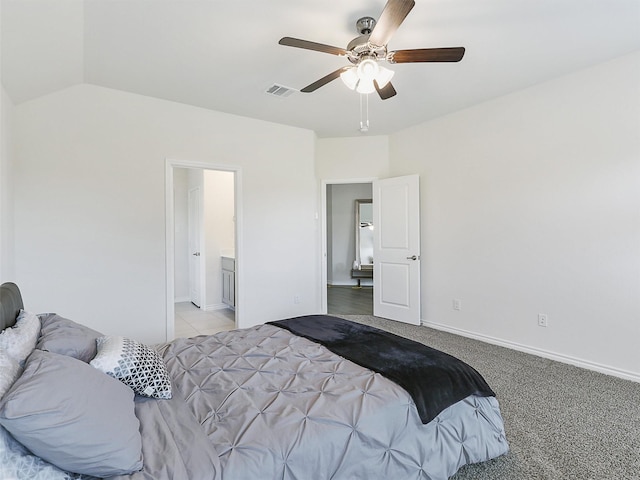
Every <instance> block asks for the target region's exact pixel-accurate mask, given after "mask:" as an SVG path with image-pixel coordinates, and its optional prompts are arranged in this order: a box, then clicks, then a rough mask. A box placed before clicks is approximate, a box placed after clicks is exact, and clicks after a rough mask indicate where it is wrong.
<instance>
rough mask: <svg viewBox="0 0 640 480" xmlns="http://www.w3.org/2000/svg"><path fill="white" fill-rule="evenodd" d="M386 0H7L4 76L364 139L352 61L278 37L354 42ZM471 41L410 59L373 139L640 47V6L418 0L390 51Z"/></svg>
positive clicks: (21, 86) (48, 89) (40, 88)
mask: <svg viewBox="0 0 640 480" xmlns="http://www.w3.org/2000/svg"><path fill="white" fill-rule="evenodd" d="M384 4H385V0H350V1H345V0H341V1H339V0H297V1H294V0H289V1H285V0H268V1H267V0H227V1H224V2H223V1H219V0H200V1H195V0H2V4H1V7H2V10H1V11H0V13H1V16H2V19H1V22H2V23H1V28H2V83H3V85H4V87H5V90H6V92H7V93H8V95H9V96H10V97H11V99H12V100H13V102H14V103H16V104H20V103H22V102H26V101H29V100H31V99H34V98H37V97H39V96H41V95H46V94H49V93H52V92H55V91H57V90H60V89H63V88H67V87H69V86H72V85H76V84H80V83H89V84H94V85H100V86H103V87H108V88H114V89H119V90H124V91H127V92H133V93H138V94H142V95H148V96H152V97H158V98H163V99H166V100H172V101H176V102H181V103H186V104H190V105H196V106H199V107H202V108H207V109H212V110H218V111H223V112H228V113H233V114H238V115H243V116H248V117H253V118H257V119H263V120H268V121H272V122H277V123H283V124H287V125H293V126H297V127H301V128H306V129H311V130H314V131H315V132H316V133H317V135H318V136H320V137H340V136H354V135H359V131H358V127H359V122H360V98H359V95H358V94H357V93H355V92H353V91H351V90H348V89H347V88H346V87H345V86H344V84H343V83H342V82H341V81H340V80H339V79H338V80H336V81H334V82H332V83H330V84H328V85H326V86H324V87H322V88H320V89H319V90H317V91H316V92H314V93H310V94H305V93H300V92H298V91H296V92H295V93H294V94H293V95H291V96H289V97H287V98H277V97H273V96H270V95H267V94H265V93H264V92H265V90H266V89H267V88H269V87H270V86H271V85H272V84H274V83H277V84H280V85H284V86H287V87H292V88H294V89H296V90H299V89H301V88H303V87H304V86H306V85H308V84H309V83H311V82H313V81H315V80H317V79H319V78H321V77H323V76H324V75H326V74H328V73H329V72H332V71H334V70H336V69H337V68H339V67H341V66H343V65H348V62H347V60H345V59H344V58H340V57H337V56H333V55H329V54H325V53H319V52H314V51H308V50H301V49H298V48H291V47H284V46H280V45H278V40H279V39H280V38H281V37H283V36H292V37H297V38H302V39H305V40H311V41H315V42H319V43H325V44H329V45H335V46H338V47H346V45H347V43H348V42H349V41H350V40H351V39H353V38H354V37H356V36H357V32H356V29H355V22H356V20H357V19H358V18H360V17H362V16H366V15H368V16H372V17H375V18H378V16H379V15H380V12H381V11H382V9H383V7H384ZM457 46H464V47H466V54H465V57H464V58H463V59H462V61H461V62H459V63H421V64H398V65H393V66H391V68H392V69H393V70H395V71H396V75H395V77H394V79H393V85H394V86H395V88H396V90H397V91H398V95H397V96H395V97H392V98H391V99H388V100H385V101H382V100H380V99H379V98H378V96H377V95H376V94H373V95H371V96H370V98H369V117H370V127H371V128H370V130H369V133H368V134H369V135H377V134H389V133H392V132H394V131H397V130H400V129H403V128H406V127H408V126H411V125H415V124H418V123H421V122H424V121H427V120H430V119H433V118H435V117H438V116H441V115H445V114H447V113H449V112H453V111H456V110H459V109H462V108H465V107H469V106H471V105H474V104H478V103H480V102H483V101H486V100H488V99H491V98H494V97H497V96H501V95H505V94H508V93H510V92H514V91H516V90H520V89H523V88H527V87H529V86H531V85H534V84H537V83H540V82H544V81H546V80H549V79H552V78H554V77H558V76H562V75H565V74H568V73H570V72H573V71H576V70H579V69H582V68H586V67H588V66H591V65H595V64H598V63H601V62H604V61H607V60H609V59H613V58H616V57H619V56H621V55H624V54H627V53H630V52H633V51H637V50H640V0H416V6H415V7H414V9H413V10H412V11H411V13H409V16H408V17H407V19H406V20H405V21H404V23H403V24H402V25H401V26H400V28H399V29H398V31H397V32H396V34H395V35H394V37H393V38H392V39H391V41H390V42H389V49H390V50H398V49H405V48H426V47H457Z"/></svg>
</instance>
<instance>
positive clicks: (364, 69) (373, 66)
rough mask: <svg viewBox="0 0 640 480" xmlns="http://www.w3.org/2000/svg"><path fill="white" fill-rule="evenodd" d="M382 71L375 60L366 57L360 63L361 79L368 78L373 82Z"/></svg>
mask: <svg viewBox="0 0 640 480" xmlns="http://www.w3.org/2000/svg"><path fill="white" fill-rule="evenodd" d="M379 72H380V66H379V65H378V62H376V61H375V60H371V59H370V58H366V59H364V60H362V61H361V62H360V63H359V64H358V78H359V79H360V80H366V81H370V82H373V79H374V78H376V77H377V76H378V73H379Z"/></svg>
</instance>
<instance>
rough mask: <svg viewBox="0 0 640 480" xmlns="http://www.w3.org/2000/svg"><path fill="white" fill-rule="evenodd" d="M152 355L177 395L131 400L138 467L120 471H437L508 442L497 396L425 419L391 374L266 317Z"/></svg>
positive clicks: (432, 479) (341, 475)
mask: <svg viewBox="0 0 640 480" xmlns="http://www.w3.org/2000/svg"><path fill="white" fill-rule="evenodd" d="M161 353H162V355H163V357H164V360H165V362H166V365H167V367H168V369H169V372H170V373H171V377H172V379H173V383H174V392H175V395H174V398H173V399H172V400H171V401H155V400H149V399H143V398H139V399H137V400H136V401H137V404H136V414H137V415H138V417H139V418H140V420H141V424H142V429H143V432H142V433H143V455H144V460H145V469H144V471H142V472H139V473H136V474H133V475H132V476H128V477H125V478H129V479H135V480H138V479H145V480H146V479H149V480H150V479H157V478H193V479H200V478H203V479H204V478H212V479H219V480H255V479H257V478H262V479H283V480H309V479H314V480H316V479H317V480H321V479H345V480H346V479H368V480H371V479H389V478H398V479H400V478H401V479H407V480H409V479H423V480H424V479H429V480H445V479H448V478H449V477H450V476H451V475H453V474H454V473H455V472H456V471H457V470H458V469H459V468H460V467H461V466H463V465H465V464H468V463H475V462H482V461H486V460H489V459H491V458H494V457H497V456H499V455H501V454H503V453H505V452H506V451H507V450H508V444H507V441H506V438H505V433H504V427H503V422H502V417H501V415H500V410H499V406H498V402H497V400H496V398H495V397H493V396H488V397H480V396H475V395H471V396H468V397H466V398H464V399H463V400H461V401H459V402H457V403H455V404H454V405H452V406H450V407H448V408H446V409H445V410H444V411H442V412H441V413H440V414H439V415H438V416H437V417H436V418H435V419H434V420H432V421H431V422H429V423H427V424H423V423H422V422H421V420H420V417H419V415H418V412H417V410H416V406H415V404H414V402H413V400H412V399H411V396H410V395H409V394H408V393H407V392H406V391H405V390H404V389H403V388H401V387H399V386H398V385H396V384H395V383H394V382H392V381H391V380H388V379H387V378H385V377H383V376H382V375H380V374H379V373H375V372H373V371H371V370H368V369H366V368H363V367H361V366H358V365H356V364H355V363H352V362H350V361H348V360H345V359H344V358H342V357H340V356H338V355H336V354H334V353H332V352H331V351H329V350H328V349H327V348H325V347H323V346H322V345H319V344H317V343H314V342H312V341H310V340H307V339H305V338H302V337H298V336H296V335H293V334H292V333H290V332H289V331H287V330H283V329H281V328H278V327H275V326H272V325H260V326H256V327H253V328H249V329H244V330H234V331H230V332H225V333H219V334H217V335H214V336H201V337H194V338H187V339H177V340H175V341H173V342H171V343H170V344H168V345H165V346H163V347H162V348H161ZM158 432H160V433H158ZM174 437H175V438H174ZM203 438H207V439H208V440H209V441H208V442H203V441H202V439H203ZM169 457H170V458H171V459H172V462H171V465H172V466H171V467H167V465H168V463H169V462H167V458H169ZM185 457H188V458H185ZM175 465H178V466H177V467H176V466H175ZM167 468H171V469H172V471H170V472H167ZM183 476H184V477H183Z"/></svg>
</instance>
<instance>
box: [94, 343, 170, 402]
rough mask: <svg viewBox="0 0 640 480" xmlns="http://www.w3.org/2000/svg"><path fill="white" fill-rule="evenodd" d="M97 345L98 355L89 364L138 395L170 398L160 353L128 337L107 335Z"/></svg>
mask: <svg viewBox="0 0 640 480" xmlns="http://www.w3.org/2000/svg"><path fill="white" fill-rule="evenodd" d="M96 342H97V345H98V353H97V355H96V356H95V358H94V359H93V360H91V362H90V364H91V365H92V366H93V367H95V368H97V369H98V370H100V371H102V372H104V373H106V374H107V375H110V376H112V377H113V378H117V379H118V380H120V381H121V382H122V383H124V384H125V385H127V386H128V387H130V388H131V389H132V390H133V391H134V392H135V393H137V394H138V395H142V396H145V397H153V398H164V399H170V398H171V379H170V377H169V372H168V371H167V367H166V366H165V364H164V362H163V361H162V358H161V357H160V355H159V354H158V352H156V351H155V350H153V349H152V348H150V347H148V346H147V345H144V344H142V343H140V342H136V341H135V340H131V339H130V338H125V337H112V336H109V335H106V336H104V337H99V338H98V339H97V340H96Z"/></svg>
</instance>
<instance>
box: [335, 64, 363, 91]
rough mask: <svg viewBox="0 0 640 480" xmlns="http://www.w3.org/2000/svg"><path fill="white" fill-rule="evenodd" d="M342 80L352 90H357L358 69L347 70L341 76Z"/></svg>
mask: <svg viewBox="0 0 640 480" xmlns="http://www.w3.org/2000/svg"><path fill="white" fill-rule="evenodd" d="M340 78H341V79H342V82H343V83H344V84H345V85H346V86H347V87H348V88H349V89H351V90H355V88H356V86H357V85H358V81H359V80H360V79H359V78H358V74H357V73H356V67H350V68H347V69H346V70H345V71H344V72H342V73H341V74H340Z"/></svg>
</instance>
